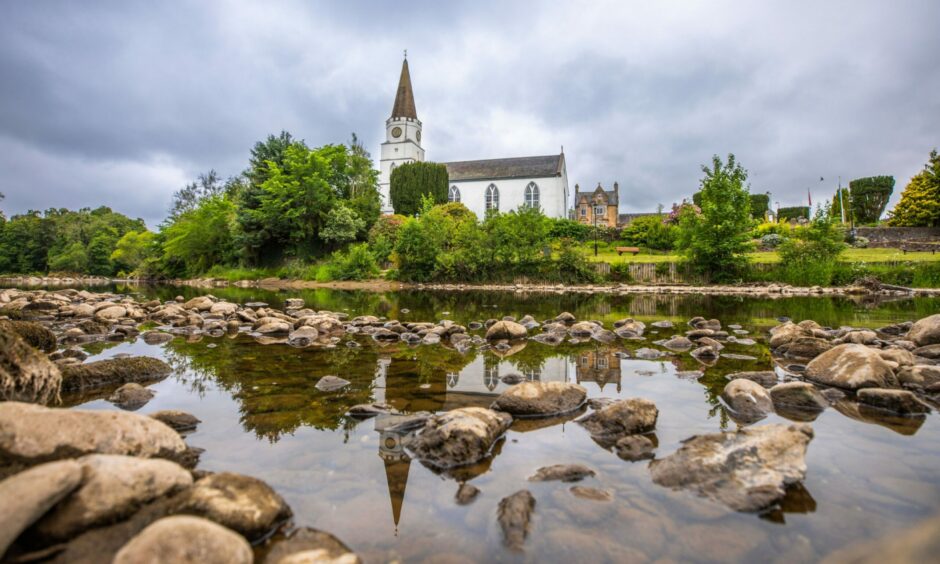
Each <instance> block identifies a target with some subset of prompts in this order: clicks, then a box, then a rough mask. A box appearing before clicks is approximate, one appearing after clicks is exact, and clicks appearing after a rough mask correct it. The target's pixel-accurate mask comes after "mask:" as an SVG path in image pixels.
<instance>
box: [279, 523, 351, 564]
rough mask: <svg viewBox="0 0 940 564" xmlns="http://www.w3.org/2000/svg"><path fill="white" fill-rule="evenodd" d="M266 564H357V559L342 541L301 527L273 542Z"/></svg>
mask: <svg viewBox="0 0 940 564" xmlns="http://www.w3.org/2000/svg"><path fill="white" fill-rule="evenodd" d="M264 562H265V563H267V564H281V563H290V562H295V563H304V564H311V563H312V564H329V563H333V564H358V562H359V557H358V556H356V555H355V553H353V551H352V550H350V549H349V547H348V546H346V545H345V544H344V543H343V541H341V540H339V539H338V538H336V537H335V536H333V535H331V534H330V533H327V532H325V531H320V530H317V529H313V528H310V527H302V528H300V529H297V530H295V531H292V532H291V533H290V534H289V535H287V537H286V538H284V539H283V540H278V541H275V542H274V545H273V546H272V547H271V550H269V551H268V553H267V555H266V556H265V558H264Z"/></svg>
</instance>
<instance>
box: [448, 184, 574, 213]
mask: <svg viewBox="0 0 940 564" xmlns="http://www.w3.org/2000/svg"><path fill="white" fill-rule="evenodd" d="M529 182H535V183H536V184H537V185H538V187H539V205H540V206H541V208H542V212H543V213H544V214H545V215H547V216H548V217H567V213H568V204H567V194H568V177H567V174H565V173H563V174H562V176H555V177H549V178H511V179H504V180H462V181H461V180H458V181H453V180H452V181H451V183H450V185H451V186H456V187H457V189H458V190H460V202H461V203H463V205H465V206H467V208H468V209H470V211H472V212H473V213H475V214H477V217H479V218H480V219H483V217H484V215H485V214H486V188H487V187H488V186H489V185H490V184H495V185H496V187H497V188H498V189H499V211H501V212H508V211H512V210H515V209H519V208H520V207H522V205H523V204H525V188H526V186H528V185H529Z"/></svg>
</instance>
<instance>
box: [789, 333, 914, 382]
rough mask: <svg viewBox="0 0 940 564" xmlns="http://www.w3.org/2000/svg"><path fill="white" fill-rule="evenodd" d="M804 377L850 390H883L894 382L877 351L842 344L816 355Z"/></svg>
mask: <svg viewBox="0 0 940 564" xmlns="http://www.w3.org/2000/svg"><path fill="white" fill-rule="evenodd" d="M805 375H806V378H807V379H808V380H812V381H814V382H818V383H820V384H825V385H827V386H836V387H839V388H846V389H849V390H857V389H860V388H883V387H886V386H888V385H892V384H894V383H896V379H895V376H894V372H893V371H892V370H891V365H890V364H888V363H887V362H886V361H885V360H884V359H882V358H881V355H879V354H878V352H877V350H875V349H871V348H868V347H866V346H864V345H855V344H844V345H838V346H836V347H834V348H833V349H831V350H829V351H827V352H825V353H823V354H821V355H819V356H817V357H816V358H814V359H813V360H812V361H811V362H810V363H809V364H807V365H806V373H805Z"/></svg>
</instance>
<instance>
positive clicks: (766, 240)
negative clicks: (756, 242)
mask: <svg viewBox="0 0 940 564" xmlns="http://www.w3.org/2000/svg"><path fill="white" fill-rule="evenodd" d="M784 241H785V239H784V238H783V237H782V236H780V235H777V234H776V233H768V234H767V235H764V236H763V237H761V238H760V246H761V248H763V249H776V248H777V247H778V246H780V243H782V242H784Z"/></svg>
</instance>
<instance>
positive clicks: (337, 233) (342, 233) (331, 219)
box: [320, 203, 366, 243]
mask: <svg viewBox="0 0 940 564" xmlns="http://www.w3.org/2000/svg"><path fill="white" fill-rule="evenodd" d="M365 223H366V222H365V221H364V220H362V219H359V216H358V214H356V212H354V211H353V210H351V209H349V207H348V206H347V205H346V204H343V203H339V204H337V205H336V206H335V207H334V208H333V209H331V210H330V212H329V213H328V214H327V216H326V224H325V225H324V226H323V231H321V232H320V237H321V238H322V239H323V240H324V241H330V242H333V243H348V242H349V241H354V240H355V239H356V235H357V234H358V233H359V232H360V231H361V230H362V228H363V226H365Z"/></svg>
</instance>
